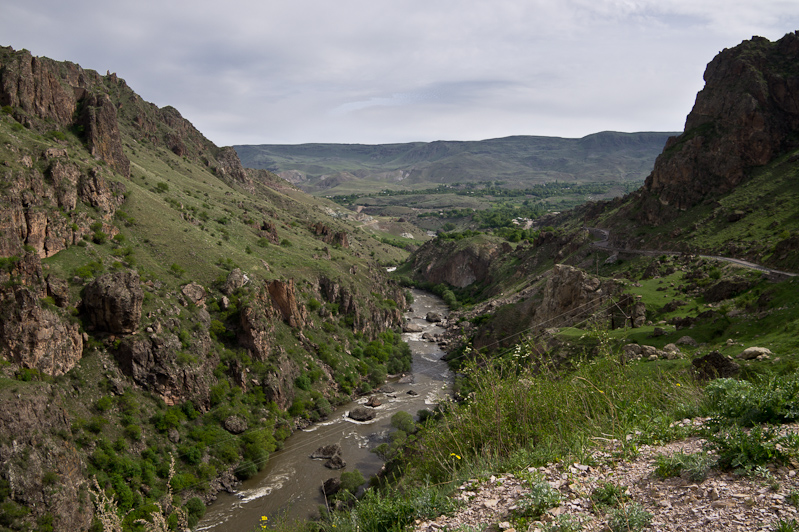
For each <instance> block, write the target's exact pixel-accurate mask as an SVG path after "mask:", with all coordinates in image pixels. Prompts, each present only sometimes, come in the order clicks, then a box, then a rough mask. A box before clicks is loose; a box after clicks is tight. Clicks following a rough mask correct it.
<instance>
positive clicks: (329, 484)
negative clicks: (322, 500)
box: [322, 477, 341, 497]
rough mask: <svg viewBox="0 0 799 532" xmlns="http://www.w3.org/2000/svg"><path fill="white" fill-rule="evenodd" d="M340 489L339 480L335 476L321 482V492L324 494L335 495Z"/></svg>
mask: <svg viewBox="0 0 799 532" xmlns="http://www.w3.org/2000/svg"><path fill="white" fill-rule="evenodd" d="M340 489H341V480H340V479H337V478H335V477H334V478H329V479H327V480H325V482H324V483H323V484H322V493H324V494H325V495H326V496H328V497H329V496H330V495H335V494H336V493H338V490H340Z"/></svg>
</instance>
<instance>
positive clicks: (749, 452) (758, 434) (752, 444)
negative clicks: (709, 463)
mask: <svg viewBox="0 0 799 532" xmlns="http://www.w3.org/2000/svg"><path fill="white" fill-rule="evenodd" d="M706 448H708V449H709V450H711V451H715V452H716V454H717V455H718V466H719V467H720V468H721V469H723V470H734V471H738V472H746V471H750V470H752V469H754V468H755V467H757V466H763V465H766V464H769V463H783V462H789V461H790V460H791V459H792V458H794V457H795V456H796V455H797V450H799V435H797V434H795V433H789V434H788V435H786V436H781V435H780V434H779V430H778V429H776V428H773V427H767V428H765V429H764V428H761V427H753V428H752V429H750V430H749V431H746V430H744V429H742V428H740V427H738V426H733V427H729V428H726V429H724V430H721V431H719V432H718V433H717V434H712V435H710V436H708V438H707V444H706ZM794 459H795V458H794Z"/></svg>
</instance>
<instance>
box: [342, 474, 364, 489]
mask: <svg viewBox="0 0 799 532" xmlns="http://www.w3.org/2000/svg"><path fill="white" fill-rule="evenodd" d="M364 482H366V479H365V478H363V475H362V474H361V472H360V471H358V470H357V469H355V470H353V471H346V472H344V473H342V474H341V491H346V492H347V493H351V494H352V495H355V493H356V492H357V491H358V488H360V487H361V486H362V485H363V483H364Z"/></svg>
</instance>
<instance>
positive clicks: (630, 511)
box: [608, 502, 652, 532]
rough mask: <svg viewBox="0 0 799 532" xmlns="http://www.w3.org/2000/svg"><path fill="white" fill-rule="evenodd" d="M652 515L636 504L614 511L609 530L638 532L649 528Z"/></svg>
mask: <svg viewBox="0 0 799 532" xmlns="http://www.w3.org/2000/svg"><path fill="white" fill-rule="evenodd" d="M651 521H652V514H650V513H649V512H647V511H646V510H644V508H643V507H642V506H641V505H640V504H638V503H636V502H634V503H632V504H627V505H624V506H620V507H619V508H616V509H615V510H613V511H612V512H611V514H610V519H608V528H610V530H611V531H612V532H638V531H639V530H643V529H644V528H646V527H648V526H649V523H650V522H651Z"/></svg>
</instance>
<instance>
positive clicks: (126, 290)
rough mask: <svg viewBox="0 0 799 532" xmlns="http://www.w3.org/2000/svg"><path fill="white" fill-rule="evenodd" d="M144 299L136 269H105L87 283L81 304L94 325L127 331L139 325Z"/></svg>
mask: <svg viewBox="0 0 799 532" xmlns="http://www.w3.org/2000/svg"><path fill="white" fill-rule="evenodd" d="M143 301H144V291H143V290H142V288H141V284H140V282H139V274H138V273H136V272H125V273H108V274H105V275H101V276H100V277H98V278H97V279H95V280H94V281H92V282H91V283H89V284H88V285H87V286H86V288H85V290H84V296H83V308H84V310H85V311H86V314H87V315H88V317H89V321H90V322H91V324H92V325H94V326H95V327H96V328H98V329H101V330H104V331H107V332H110V333H115V334H129V333H132V332H134V331H135V330H136V329H138V327H139V322H140V321H141V307H142V302H143Z"/></svg>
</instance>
